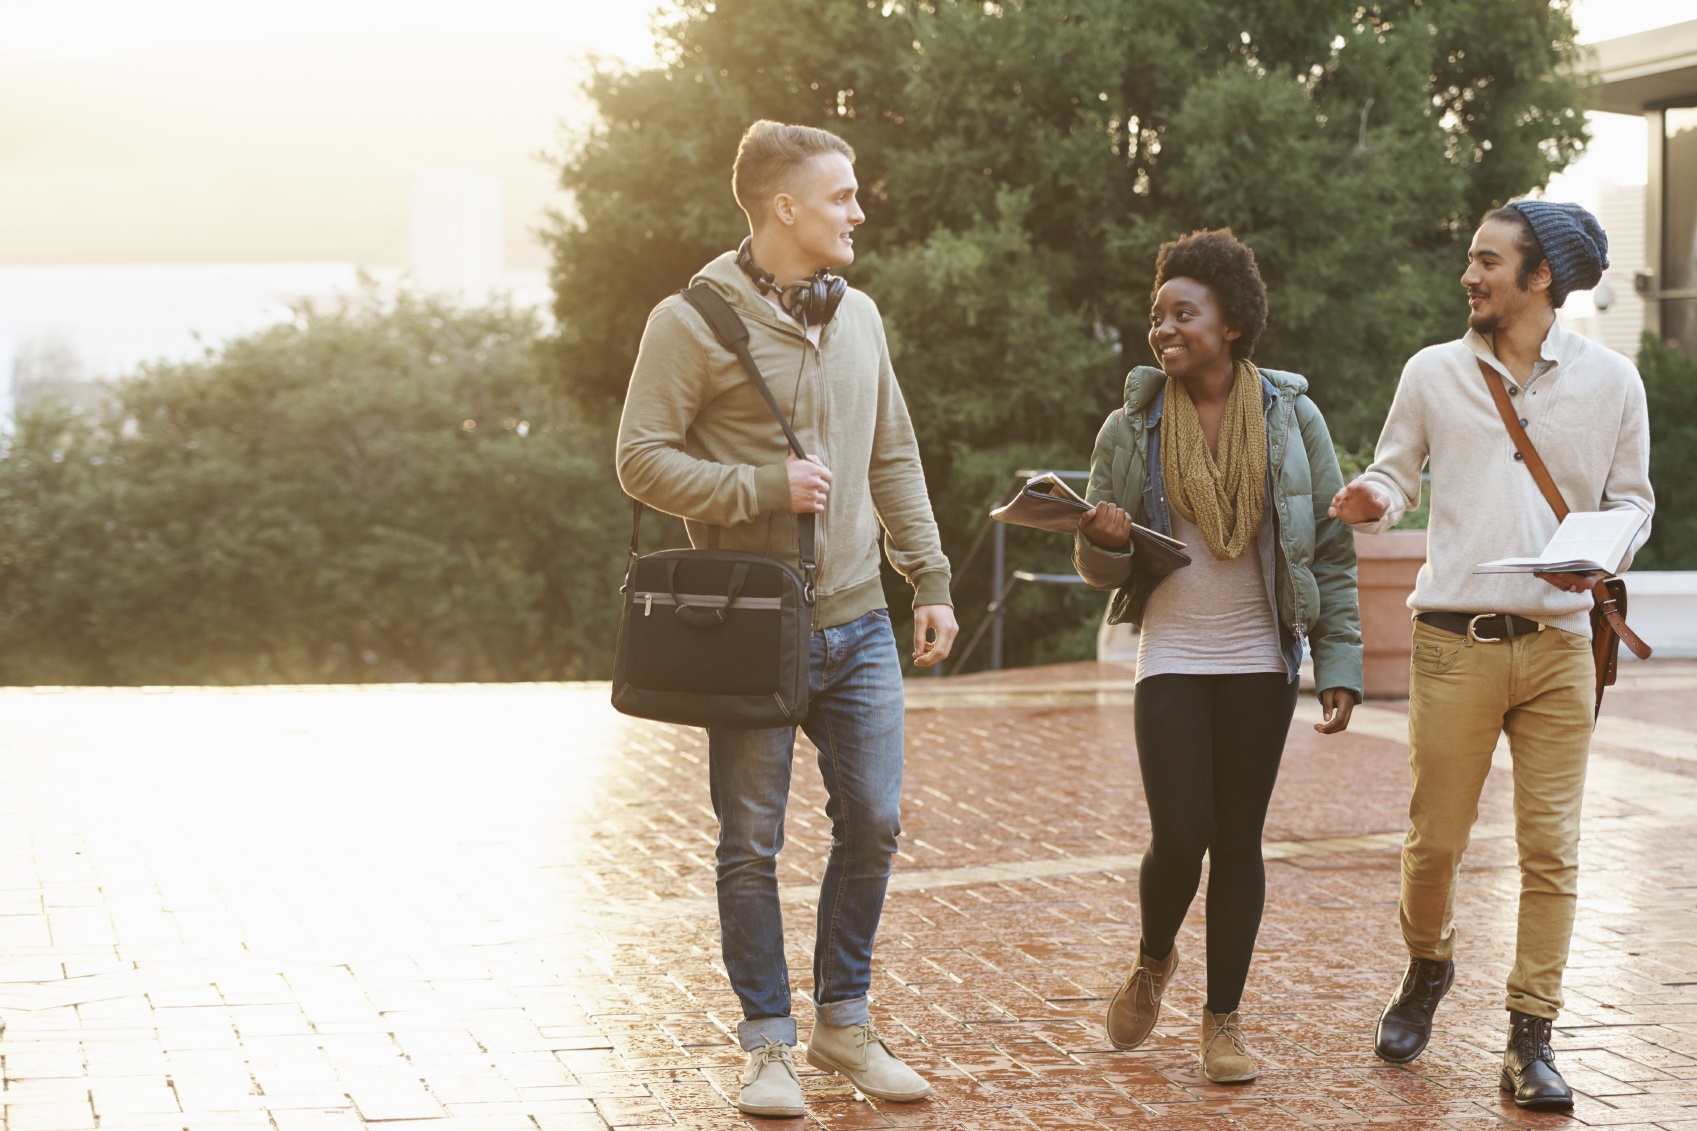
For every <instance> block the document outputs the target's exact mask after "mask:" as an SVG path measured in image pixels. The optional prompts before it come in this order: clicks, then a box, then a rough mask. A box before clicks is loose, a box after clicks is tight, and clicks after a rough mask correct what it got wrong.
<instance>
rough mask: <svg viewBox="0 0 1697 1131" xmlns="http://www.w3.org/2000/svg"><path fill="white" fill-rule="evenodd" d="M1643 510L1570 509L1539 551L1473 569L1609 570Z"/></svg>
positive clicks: (1615, 567) (1641, 522)
mask: <svg viewBox="0 0 1697 1131" xmlns="http://www.w3.org/2000/svg"><path fill="white" fill-rule="evenodd" d="M1645 517H1646V516H1645V515H1644V512H1642V511H1640V510H1638V509H1636V508H1632V507H1623V508H1622V509H1620V510H1613V511H1572V512H1569V514H1568V516H1567V517H1566V518H1564V519H1562V523H1561V526H1559V527H1557V528H1556V533H1555V536H1554V537H1553V538H1551V539H1550V541H1549V544H1548V545H1547V546H1545V547H1544V550H1543V552H1542V553H1540V554H1538V555H1537V556H1536V557H1530V558H1499V559H1497V560H1496V561H1490V562H1481V563H1480V564H1479V565H1478V566H1477V567H1475V571H1476V572H1483V573H1513V572H1531V571H1538V572H1568V571H1572V572H1586V571H1589V570H1599V569H1600V570H1602V571H1603V572H1605V573H1613V572H1615V571H1616V570H1618V569H1619V568H1620V563H1621V560H1622V559H1623V558H1624V557H1625V556H1626V548H1627V547H1628V546H1630V545H1631V544H1632V538H1633V536H1634V535H1636V534H1637V533H1638V530H1639V528H1640V527H1642V526H1643V525H1644V519H1645Z"/></svg>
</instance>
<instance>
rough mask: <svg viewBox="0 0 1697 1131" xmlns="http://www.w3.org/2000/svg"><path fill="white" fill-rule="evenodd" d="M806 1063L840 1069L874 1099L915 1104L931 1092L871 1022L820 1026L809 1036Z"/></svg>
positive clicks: (816, 1066)
mask: <svg viewBox="0 0 1697 1131" xmlns="http://www.w3.org/2000/svg"><path fill="white" fill-rule="evenodd" d="M807 1063H809V1064H811V1065H813V1067H815V1068H823V1069H824V1070H825V1071H827V1072H840V1073H841V1074H842V1075H844V1076H847V1077H848V1078H849V1079H850V1080H853V1081H854V1086H855V1087H856V1088H859V1089H860V1090H861V1092H863V1093H865V1094H866V1095H868V1096H871V1097H873V1098H874V1099H880V1100H891V1101H893V1102H895V1103H912V1102H914V1101H915V1100H923V1099H926V1098H928V1097H929V1096H930V1095H931V1085H929V1084H927V1083H926V1082H925V1080H924V1078H923V1077H921V1076H920V1075H919V1073H917V1072H915V1071H914V1070H913V1069H911V1068H909V1067H908V1066H907V1065H906V1064H903V1063H902V1060H901V1058H900V1057H898V1056H897V1055H896V1054H895V1053H893V1052H891V1051H890V1046H889V1045H887V1044H885V1043H884V1038H882V1037H880V1036H879V1035H878V1031H877V1030H876V1029H874V1028H873V1027H872V1026H871V1024H870V1023H868V1024H865V1025H820V1024H817V1023H815V1024H814V1026H813V1035H812V1036H811V1037H809V1038H808V1039H807Z"/></svg>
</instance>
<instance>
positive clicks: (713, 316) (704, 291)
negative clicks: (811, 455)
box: [683, 283, 807, 459]
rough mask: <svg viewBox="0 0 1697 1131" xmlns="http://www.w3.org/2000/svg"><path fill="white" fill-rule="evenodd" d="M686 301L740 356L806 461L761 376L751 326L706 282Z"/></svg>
mask: <svg viewBox="0 0 1697 1131" xmlns="http://www.w3.org/2000/svg"><path fill="white" fill-rule="evenodd" d="M683 297H684V301H685V302H687V303H689V304H690V305H691V306H693V307H695V309H696V310H698V311H700V312H701V316H702V317H703V318H705V319H707V325H708V326H710V327H711V328H712V330H713V336H714V337H715V338H718V339H719V344H720V345H722V346H724V347H725V348H726V349H728V350H730V351H731V352H732V353H734V354H736V355H737V360H738V361H740V362H742V367H743V369H744V370H746V371H747V373H748V379H749V380H750V381H753V382H754V387H755V388H756V389H759V390H760V396H761V397H762V398H763V399H764V400H765V401H766V407H767V408H769V409H771V410H772V415H773V416H775V417H777V418H778V424H779V425H780V426H781V427H782V428H783V430H784V439H786V440H788V441H789V442H790V450H791V451H793V452H794V453H795V458H796V459H806V458H807V452H806V451H805V450H804V449H803V448H802V446H801V441H800V440H798V439H796V435H795V430H794V429H793V428H791V427H790V422H789V418H788V417H786V416H785V415H784V410H783V409H782V408H780V407H778V398H777V397H774V396H773V395H772V390H771V389H770V388H769V387H768V386H767V384H766V378H764V377H762V376H761V375H760V367H759V366H758V365H755V364H754V355H753V354H751V353H749V352H748V327H747V326H746V325H745V324H744V323H743V320H742V319H741V318H740V317H738V315H737V312H736V311H734V310H732V309H731V304H730V303H728V302H726V301H725V299H724V296H723V295H721V294H720V293H719V292H718V291H716V290H714V289H713V288H712V287H710V286H708V285H707V284H706V283H697V284H695V286H693V287H690V288H689V289H688V290H686V291H684V292H683Z"/></svg>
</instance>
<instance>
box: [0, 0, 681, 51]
mask: <svg viewBox="0 0 1697 1131" xmlns="http://www.w3.org/2000/svg"><path fill="white" fill-rule="evenodd" d="M651 8H652V5H650V4H646V3H605V2H597V0H485V2H484V3H480V4H478V5H476V6H475V7H473V6H472V5H470V4H467V3H462V2H453V3H444V2H442V0H419V2H411V0H352V2H342V3H338V2H336V0H297V2H295V3H292V4H289V5H288V6H286V7H278V6H274V5H258V4H231V3H228V2H227V0H150V2H149V3H145V4H137V3H134V2H133V0H0V63H4V62H19V61H24V62H28V61H50V60H55V59H89V58H102V57H107V56H113V55H123V54H128V53H132V52H137V51H148V50H157V49H161V48H173V47H195V46H200V45H209V44H219V43H247V44H266V43H284V42H288V41H298V40H300V39H303V38H310V39H313V40H316V41H319V42H323V41H324V40H327V39H328V40H335V39H364V38H367V37H370V36H379V35H380V36H401V37H405V38H408V39H418V38H428V37H434V36H454V37H472V38H475V39H483V38H485V37H494V38H511V39H513V40H514V41H515V42H517V43H523V44H527V45H529V48H530V49H531V50H536V49H549V48H551V49H554V50H559V49H560V48H561V47H567V48H575V49H579V50H587V51H592V52H595V53H598V54H604V55H611V56H614V57H617V58H620V59H624V60H626V61H628V62H632V63H641V62H644V61H646V60H647V59H649V58H650V57H651V55H652V45H651V43H650V40H649V36H648V16H649V12H650V10H651Z"/></svg>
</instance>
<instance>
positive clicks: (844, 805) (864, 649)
mask: <svg viewBox="0 0 1697 1131" xmlns="http://www.w3.org/2000/svg"><path fill="white" fill-rule="evenodd" d="M809 667H810V673H809V678H808V699H809V702H808V709H807V721H806V722H804V723H803V724H802V728H801V729H802V730H804V731H806V732H807V737H808V738H810V739H812V740H813V744H814V745H815V746H816V747H818V748H819V772H820V773H821V774H822V775H823V776H824V779H825V795H826V802H825V814H826V816H828V817H829V818H830V819H831V855H830V858H829V859H828V860H827V861H826V864H825V882H824V883H823V885H822V886H821V887H820V890H819V922H818V927H817V934H816V936H815V939H814V944H813V1003H814V1007H815V1008H814V1012H815V1016H816V1018H817V1020H818V1021H819V1022H821V1023H823V1024H826V1025H863V1024H865V1023H866V1020H867V1011H866V994H867V991H868V989H870V988H871V985H872V939H873V936H874V935H876V934H877V933H878V918H879V916H880V915H881V914H882V912H883V909H884V888H885V886H886V885H887V884H888V883H889V879H890V865H891V861H892V860H893V859H894V858H895V854H896V838H897V837H898V836H899V835H900V833H901V812H900V810H901V791H902V710H903V701H902V678H901V663H900V660H899V659H898V658H897V655H896V639H895V634H894V633H893V632H891V630H890V614H889V613H888V612H886V611H885V610H883V609H878V610H875V611H873V612H870V613H867V614H866V615H865V616H863V617H861V618H859V619H858V620H854V621H850V622H849V623H848V624H844V625H838V626H837V627H835V628H827V629H824V630H822V631H819V632H815V633H814V634H813V653H812V656H811V658H810V664H809ZM707 749H708V757H709V762H710V764H711V770H710V774H711V780H712V789H713V812H714V813H715V814H716V815H717V816H718V818H719V853H718V859H719V868H718V892H719V929H720V933H721V936H722V941H723V947H724V958H725V969H726V971H727V972H728V973H729V974H730V977H731V988H732V989H734V990H736V994H737V998H738V1000H739V1001H741V1002H742V1012H743V1021H742V1022H741V1024H739V1025H738V1026H737V1037H738V1039H739V1041H740V1042H741V1044H742V1047H743V1048H745V1049H754V1048H758V1047H759V1046H761V1045H763V1044H765V1043H766V1040H767V1038H768V1037H770V1038H771V1039H773V1040H776V1041H780V1042H782V1043H784V1044H788V1045H793V1044H795V1043H796V1027H795V1018H793V1017H792V1016H790V976H789V966H788V964H787V963H786V962H785V960H784V924H783V913H782V911H781V910H780V909H779V906H778V869H777V857H778V850H779V849H780V848H782V847H783V846H784V807H785V804H786V803H787V802H788V800H789V794H790V765H791V763H792V762H793V760H794V756H795V728H794V727H778V728H773V729H765V730H718V729H715V730H709V731H708V732H707Z"/></svg>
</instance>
